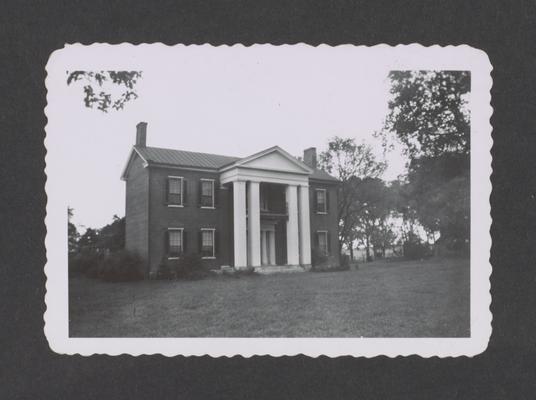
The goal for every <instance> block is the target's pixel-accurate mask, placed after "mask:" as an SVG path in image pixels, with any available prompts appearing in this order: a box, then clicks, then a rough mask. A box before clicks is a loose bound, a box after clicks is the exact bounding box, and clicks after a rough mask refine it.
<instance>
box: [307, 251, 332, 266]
mask: <svg viewBox="0 0 536 400" xmlns="http://www.w3.org/2000/svg"><path fill="white" fill-rule="evenodd" d="M327 261H328V257H327V256H326V255H325V254H323V253H321V252H320V251H318V249H315V248H313V249H311V266H312V267H313V268H314V267H319V266H321V265H324V264H326V262H327Z"/></svg>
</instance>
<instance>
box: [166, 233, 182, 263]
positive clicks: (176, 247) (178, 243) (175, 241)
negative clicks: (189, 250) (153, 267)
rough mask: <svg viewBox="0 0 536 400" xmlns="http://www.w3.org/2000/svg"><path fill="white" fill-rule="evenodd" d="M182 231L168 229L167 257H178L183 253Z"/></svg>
mask: <svg viewBox="0 0 536 400" xmlns="http://www.w3.org/2000/svg"><path fill="white" fill-rule="evenodd" d="M182 237H183V230H182V229H180V228H177V229H174V228H170V229H168V257H169V258H174V257H179V256H180V255H181V254H182V252H183V238H182Z"/></svg>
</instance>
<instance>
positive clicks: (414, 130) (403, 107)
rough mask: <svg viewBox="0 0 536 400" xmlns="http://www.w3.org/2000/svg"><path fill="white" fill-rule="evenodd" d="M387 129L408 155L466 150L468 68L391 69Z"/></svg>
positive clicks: (467, 137)
mask: <svg viewBox="0 0 536 400" xmlns="http://www.w3.org/2000/svg"><path fill="white" fill-rule="evenodd" d="M389 78H390V80H391V91H390V92H391V95H392V99H391V100H390V101H389V114H388V116H387V119H386V123H385V129H384V131H383V133H384V137H385V134H386V133H387V132H390V133H393V134H395V135H396V136H397V137H398V139H399V140H400V141H401V142H402V143H403V144H404V145H405V150H406V153H407V154H408V155H409V156H410V157H411V158H412V159H414V158H418V157H421V156H427V157H437V156H440V155H443V154H445V153H458V154H466V155H468V154H469V149H470V124H469V111H468V109H467V95H468V93H469V91H470V89H471V75H470V73H469V72H468V71H391V72H390V73H389Z"/></svg>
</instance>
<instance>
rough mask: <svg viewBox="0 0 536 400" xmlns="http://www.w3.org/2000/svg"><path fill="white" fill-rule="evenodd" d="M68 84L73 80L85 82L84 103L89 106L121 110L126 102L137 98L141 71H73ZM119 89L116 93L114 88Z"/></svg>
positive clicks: (99, 108) (101, 109)
mask: <svg viewBox="0 0 536 400" xmlns="http://www.w3.org/2000/svg"><path fill="white" fill-rule="evenodd" d="M67 74H68V77H67V85H70V84H71V83H73V82H78V81H83V82H84V104H85V106H86V107H88V108H93V106H94V105H96V106H97V109H98V110H100V111H102V112H108V110H109V109H110V107H111V108H112V109H115V110H121V109H123V107H124V106H125V104H126V103H127V102H129V101H131V100H134V99H137V98H138V94H137V92H136V90H135V86H136V83H137V82H138V79H139V78H141V71H72V72H67ZM114 86H115V89H116V91H117V89H119V94H117V95H114V93H113V90H114Z"/></svg>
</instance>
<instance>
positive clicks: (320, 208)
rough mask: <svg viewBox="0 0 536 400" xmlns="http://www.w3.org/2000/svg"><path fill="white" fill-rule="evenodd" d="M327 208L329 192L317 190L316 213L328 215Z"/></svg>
mask: <svg viewBox="0 0 536 400" xmlns="http://www.w3.org/2000/svg"><path fill="white" fill-rule="evenodd" d="M327 211H328V207H327V192H326V189H316V212H317V213H318V214H326V213H327Z"/></svg>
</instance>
